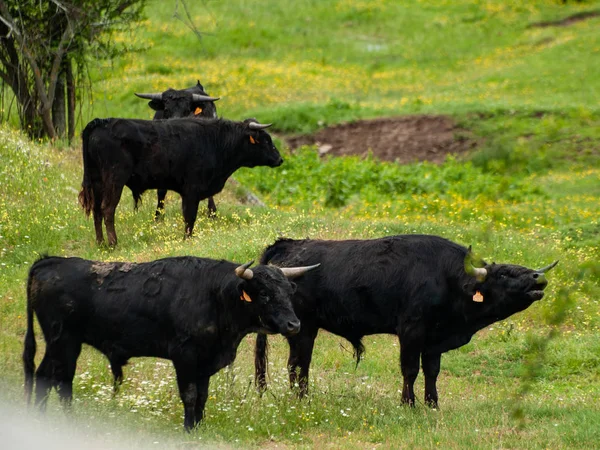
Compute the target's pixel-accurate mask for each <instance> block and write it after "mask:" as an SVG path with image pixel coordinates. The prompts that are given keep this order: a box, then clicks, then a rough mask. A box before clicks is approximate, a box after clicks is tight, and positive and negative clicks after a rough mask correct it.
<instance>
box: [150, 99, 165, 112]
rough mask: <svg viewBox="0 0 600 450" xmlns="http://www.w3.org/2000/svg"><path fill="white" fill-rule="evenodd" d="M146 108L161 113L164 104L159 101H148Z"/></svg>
mask: <svg viewBox="0 0 600 450" xmlns="http://www.w3.org/2000/svg"><path fill="white" fill-rule="evenodd" d="M148 106H149V107H150V108H152V109H153V110H154V111H162V110H163V109H165V103H164V102H162V101H160V100H150V101H149V102H148Z"/></svg>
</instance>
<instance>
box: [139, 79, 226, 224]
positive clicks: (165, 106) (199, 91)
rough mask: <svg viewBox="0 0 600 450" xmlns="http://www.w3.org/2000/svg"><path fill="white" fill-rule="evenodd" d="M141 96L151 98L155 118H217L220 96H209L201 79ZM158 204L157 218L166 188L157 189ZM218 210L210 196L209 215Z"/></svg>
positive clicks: (163, 206) (160, 211)
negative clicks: (190, 83)
mask: <svg viewBox="0 0 600 450" xmlns="http://www.w3.org/2000/svg"><path fill="white" fill-rule="evenodd" d="M135 95H137V96H138V97H140V98H145V99H147V100H150V101H149V102H148V106H149V107H150V108H152V109H153V110H154V111H156V112H155V113H154V117H153V119H154V120H159V119H177V118H182V117H196V118H208V119H216V118H217V107H216V106H215V102H216V101H217V100H219V97H211V96H209V95H208V94H207V93H206V91H205V90H204V87H203V86H202V85H201V84H200V80H198V83H197V84H196V85H195V86H192V87H189V88H187V89H167V90H166V91H164V92H155V93H150V94H148V93H143V94H138V93H136V94H135ZM156 196H157V204H156V212H155V214H154V216H155V218H156V219H157V220H158V219H159V218H160V217H161V215H162V213H163V212H164V208H165V198H166V197H167V190H166V189H158V190H157V191H156ZM216 212H217V207H216V205H215V201H214V199H213V198H212V197H208V215H209V217H212V216H214V215H215V213H216Z"/></svg>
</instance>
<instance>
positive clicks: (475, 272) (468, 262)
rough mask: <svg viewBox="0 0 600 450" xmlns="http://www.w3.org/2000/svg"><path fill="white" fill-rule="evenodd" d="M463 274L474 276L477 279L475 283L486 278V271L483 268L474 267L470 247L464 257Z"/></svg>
mask: <svg viewBox="0 0 600 450" xmlns="http://www.w3.org/2000/svg"><path fill="white" fill-rule="evenodd" d="M465 272H466V273H467V275H471V276H474V277H475V278H477V281H484V280H485V277H486V276H487V270H486V269H484V268H483V267H475V266H474V265H473V252H472V251H471V246H470V245H469V249H468V250H467V254H466V255H465Z"/></svg>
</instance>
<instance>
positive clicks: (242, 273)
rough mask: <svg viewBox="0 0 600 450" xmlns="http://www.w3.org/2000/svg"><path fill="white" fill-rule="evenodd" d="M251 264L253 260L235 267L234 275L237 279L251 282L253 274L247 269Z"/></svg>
mask: <svg viewBox="0 0 600 450" xmlns="http://www.w3.org/2000/svg"><path fill="white" fill-rule="evenodd" d="M253 263H254V260H252V261H250V262H247V263H246V264H242V265H241V266H239V267H237V268H236V269H235V274H236V275H237V276H238V277H240V278H243V279H244V280H251V279H252V277H254V272H252V270H250V269H248V267H250V266H251V265H252V264H253Z"/></svg>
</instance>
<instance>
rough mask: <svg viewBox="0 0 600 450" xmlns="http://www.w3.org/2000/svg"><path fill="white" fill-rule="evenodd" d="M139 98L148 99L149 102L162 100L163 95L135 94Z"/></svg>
mask: <svg viewBox="0 0 600 450" xmlns="http://www.w3.org/2000/svg"><path fill="white" fill-rule="evenodd" d="M135 95H137V96H138V97H139V98H147V99H148V100H162V93H159V94H138V93H137V92H136V93H135Z"/></svg>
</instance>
